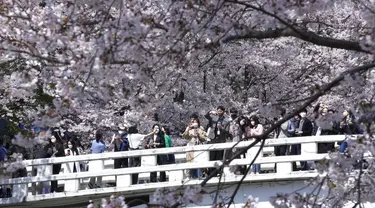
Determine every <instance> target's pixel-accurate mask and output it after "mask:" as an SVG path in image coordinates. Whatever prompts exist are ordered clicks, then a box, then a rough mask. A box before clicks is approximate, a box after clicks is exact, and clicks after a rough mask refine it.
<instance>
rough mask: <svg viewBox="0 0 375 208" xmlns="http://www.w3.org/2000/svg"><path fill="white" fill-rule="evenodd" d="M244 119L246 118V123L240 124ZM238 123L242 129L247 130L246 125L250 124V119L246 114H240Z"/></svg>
mask: <svg viewBox="0 0 375 208" xmlns="http://www.w3.org/2000/svg"><path fill="white" fill-rule="evenodd" d="M242 120H245V124H244V125H243V126H241V124H240V123H241V121H242ZM237 124H238V125H239V126H240V128H241V131H242V132H245V129H246V127H247V126H249V119H248V118H247V117H246V116H240V117H239V118H238V120H237Z"/></svg>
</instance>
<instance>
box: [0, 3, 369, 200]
mask: <svg viewBox="0 0 375 208" xmlns="http://www.w3.org/2000/svg"><path fill="white" fill-rule="evenodd" d="M371 3H372V1H366V0H349V1H328V0H306V1H290V0H281V1H256V0H254V1H238V0H205V1H203V0H202V1H201V0H199V1H194V0H190V1H169V0H163V1H158V0H157V1H148V0H139V1H120V0H111V1H100V0H90V1H88V0H86V1H79V0H77V1H68V0H62V1H52V0H44V1H26V0H4V1H2V2H1V3H0V22H1V25H2V27H1V28H0V30H1V33H0V51H1V53H2V57H1V62H2V63H3V65H2V66H1V75H2V77H1V79H2V80H1V83H0V95H1V97H0V104H1V105H2V108H3V111H4V113H3V114H4V115H5V116H6V117H7V118H8V119H11V118H12V120H13V121H16V122H19V121H21V122H26V123H34V124H36V125H39V126H50V127H56V128H62V129H65V130H71V131H76V132H93V131H95V129H97V128H99V127H100V128H103V127H106V128H113V127H115V126H117V124H118V123H123V122H125V123H129V124H131V123H138V122H140V123H141V128H142V129H144V131H146V130H147V128H149V126H150V123H151V122H154V121H152V120H153V119H154V117H155V116H154V115H155V113H157V115H158V116H157V117H158V119H157V120H158V121H159V122H162V123H167V124H177V125H176V126H177V128H178V129H179V128H181V129H182V128H183V126H184V123H185V121H186V119H187V118H188V115H189V114H190V113H192V112H198V113H200V114H203V113H205V112H206V111H208V110H209V109H210V108H213V107H216V106H217V105H219V104H220V105H225V106H233V107H236V108H237V109H240V110H241V111H242V112H244V113H248V112H251V111H258V113H261V114H263V116H265V117H269V118H272V117H274V116H275V115H274V114H273V113H271V112H276V111H275V110H274V109H275V107H286V108H289V109H293V108H295V110H292V111H291V112H290V114H288V116H286V117H285V118H284V119H283V120H281V121H279V122H278V123H279V124H280V123H281V122H285V121H286V120H287V119H289V118H291V117H292V116H293V115H294V114H295V113H298V112H299V111H300V110H302V109H303V108H306V107H310V106H311V105H313V104H315V103H316V102H324V103H327V104H328V105H331V106H332V107H333V108H336V109H337V110H341V109H344V108H346V107H348V106H350V107H352V108H354V107H356V108H357V111H358V112H357V113H356V115H357V117H359V118H362V116H365V115H369V114H370V113H372V112H373V97H374V93H373V92H374V90H373V87H374V83H373V82H374V80H375V79H374V77H373V76H374V74H373V70H372V68H373V67H374V66H375V64H374V63H373V56H374V52H375V51H374V42H373V39H374V34H373V29H374V24H375V21H374V19H375V18H374V12H373V11H374V9H375V8H373V7H374V6H373V5H372V4H371ZM371 119H373V118H371ZM371 119H369V118H366V119H363V120H362V121H363V126H364V128H365V130H366V134H365V136H364V137H363V138H362V137H361V139H358V140H353V145H351V148H349V150H350V151H349V153H350V155H352V157H350V159H343V157H344V156H342V155H339V154H333V155H332V159H331V160H330V161H329V162H326V163H324V164H322V166H321V167H320V168H319V170H320V171H322V172H326V173H327V174H328V175H327V177H324V178H321V179H318V180H317V182H316V183H317V184H318V185H321V184H323V186H327V187H332V186H331V185H332V184H335V186H336V187H335V188H332V193H334V194H333V195H332V196H334V197H332V198H327V200H324V201H323V202H322V203H323V204H320V205H322V206H323V207H324V206H326V207H332V205H335V200H336V201H337V200H338V199H340V203H345V202H348V201H350V200H355V201H357V202H358V204H359V203H360V202H364V201H371V199H372V198H374V197H372V195H371V192H370V191H368V190H371V188H368V187H373V186H372V185H371V181H372V179H373V176H372V175H371V174H372V173H371V171H369V172H365V171H363V170H360V171H359V172H358V173H356V172H355V171H354V170H353V169H351V168H349V166H351V165H352V164H353V163H355V162H357V161H358V160H359V159H360V158H362V157H363V154H364V153H365V152H368V151H369V152H370V153H372V152H373V145H372V140H371V139H372V136H371V135H372V128H373V127H372V120H371ZM275 127H276V125H273V126H271V127H270V128H269V129H267V131H266V132H265V134H264V135H262V136H261V137H259V138H257V139H256V141H255V142H254V143H253V144H252V145H250V146H249V147H248V148H251V147H252V146H254V145H255V144H256V143H259V142H261V141H264V140H265V139H266V138H267V136H268V134H269V133H271V132H272V131H273V129H274V128H275ZM25 138H26V137H25ZM38 139H40V138H36V139H34V140H35V144H36V143H38V142H39V141H38ZM34 140H33V141H34ZM244 151H246V150H244ZM229 162H230V160H228V161H226V162H225V163H226V164H227V163H229ZM337 163H340V164H343V166H342V167H336V166H337V165H335V164H337ZM369 163H370V166H371V165H372V164H371V161H370V162H369ZM344 167H345V168H344ZM340 168H341V169H340ZM219 170H221V169H220V168H219V169H218V171H219ZM340 171H343V172H348V173H349V172H350V173H353V175H345V176H337V177H336V176H334V175H335V174H337V172H340ZM209 179H210V177H209V178H207V179H206V180H209ZM349 179H350V180H349ZM343 181H351V182H350V184H349V186H345V187H338V186H337V184H340V183H341V182H343ZM205 183H206V182H203V183H202V187H204V185H205ZM358 184H360V185H358ZM361 184H362V185H361ZM363 184H364V185H363ZM367 185H368V186H367ZM348 187H350V188H348ZM192 190H200V189H199V188H198V189H192ZM194 193H195V192H194ZM234 195H235V193H234ZM358 195H359V196H358ZM309 197H310V198H309V199H306V197H295V196H292V195H288V194H286V195H282V197H279V198H277V197H276V198H275V199H273V203H274V205H275V206H276V205H278V206H280V207H285V206H287V205H288V204H297V205H299V206H302V207H303V206H305V207H309V206H313V205H311V203H317V201H318V202H320V200H315V198H314V196H311V195H309ZM292 198H293V200H292ZM188 199H189V200H180V201H175V204H174V205H176V204H181V203H182V204H183V203H191V199H190V198H189V197H188ZM302 201H308V202H309V203H307V204H300V203H301V202H302ZM310 202H311V203H310ZM226 203H228V204H231V203H232V201H228V202H226ZM280 203H281V204H280ZM249 204H253V199H249Z"/></svg>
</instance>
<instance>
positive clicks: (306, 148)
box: [301, 142, 318, 166]
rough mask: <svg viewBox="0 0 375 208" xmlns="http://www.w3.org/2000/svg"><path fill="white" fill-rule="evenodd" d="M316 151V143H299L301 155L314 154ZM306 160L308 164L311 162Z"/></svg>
mask: <svg viewBox="0 0 375 208" xmlns="http://www.w3.org/2000/svg"><path fill="white" fill-rule="evenodd" d="M317 153H318V143H316V142H311V143H302V144H301V155H314V154H317ZM306 162H307V164H308V165H310V164H311V162H310V161H306ZM312 163H313V162H312ZM310 166H311V165H310Z"/></svg>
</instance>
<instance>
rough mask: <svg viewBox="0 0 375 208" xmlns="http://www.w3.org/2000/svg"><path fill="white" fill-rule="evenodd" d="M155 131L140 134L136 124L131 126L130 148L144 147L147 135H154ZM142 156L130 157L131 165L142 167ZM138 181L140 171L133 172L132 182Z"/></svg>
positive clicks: (138, 148) (129, 133) (129, 131)
mask: <svg viewBox="0 0 375 208" xmlns="http://www.w3.org/2000/svg"><path fill="white" fill-rule="evenodd" d="M153 134H154V133H153V132H151V133H150V134H139V133H138V129H137V127H136V126H131V127H129V129H128V141H129V150H140V149H142V143H143V141H144V139H145V138H146V137H149V136H152V135H153ZM140 166H141V157H131V158H130V159H129V167H140ZM137 183H138V173H135V174H132V184H137Z"/></svg>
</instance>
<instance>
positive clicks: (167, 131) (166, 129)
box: [163, 126, 171, 135]
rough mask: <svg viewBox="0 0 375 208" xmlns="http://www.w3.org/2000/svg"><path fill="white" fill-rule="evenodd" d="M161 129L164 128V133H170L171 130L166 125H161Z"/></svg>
mask: <svg viewBox="0 0 375 208" xmlns="http://www.w3.org/2000/svg"><path fill="white" fill-rule="evenodd" d="M163 129H164V130H165V135H171V131H170V130H169V128H168V126H163Z"/></svg>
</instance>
